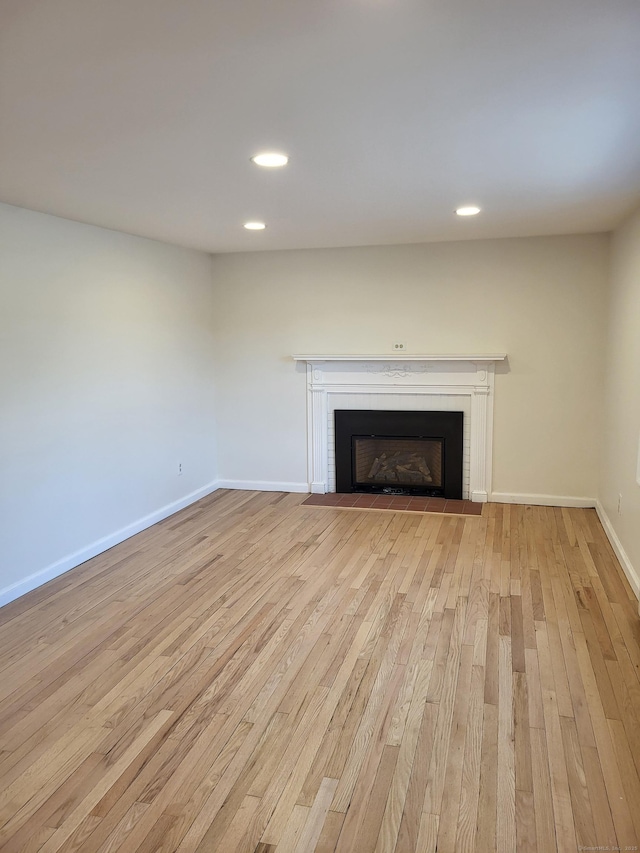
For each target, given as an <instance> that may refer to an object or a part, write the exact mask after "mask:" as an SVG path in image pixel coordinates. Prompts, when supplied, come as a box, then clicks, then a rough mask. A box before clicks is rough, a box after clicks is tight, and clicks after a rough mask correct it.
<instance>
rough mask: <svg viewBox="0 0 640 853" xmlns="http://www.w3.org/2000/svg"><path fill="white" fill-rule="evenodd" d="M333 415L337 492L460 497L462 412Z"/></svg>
mask: <svg viewBox="0 0 640 853" xmlns="http://www.w3.org/2000/svg"><path fill="white" fill-rule="evenodd" d="M334 414H335V436H336V490H337V491H338V492H377V493H381V494H395V495H397V494H400V495H427V496H431V497H444V498H461V497H462V420H463V413H462V412H423V411H379V410H373V411H371V410H356V411H352V410H345V409H342V410H340V409H338V410H336V411H335V413H334Z"/></svg>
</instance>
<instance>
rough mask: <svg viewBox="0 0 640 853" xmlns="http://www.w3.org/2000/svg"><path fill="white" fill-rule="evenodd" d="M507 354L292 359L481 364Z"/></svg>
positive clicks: (306, 357)
mask: <svg viewBox="0 0 640 853" xmlns="http://www.w3.org/2000/svg"><path fill="white" fill-rule="evenodd" d="M506 357H507V354H506V353H504V352H501V353H493V354H491V353H489V354H488V355H487V354H486V353H485V354H483V355H468V354H462V353H454V354H453V355H410V354H409V353H402V354H400V353H390V354H389V355H294V356H292V358H293V360H294V361H306V362H307V363H309V364H321V363H322V362H325V361H348V362H352V363H354V364H357V363H358V362H362V361H471V362H473V363H474V364H481V363H486V362H490V361H504V360H505V358H506Z"/></svg>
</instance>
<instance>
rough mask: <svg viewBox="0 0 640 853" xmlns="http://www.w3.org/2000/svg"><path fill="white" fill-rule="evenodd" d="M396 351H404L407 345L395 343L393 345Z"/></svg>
mask: <svg viewBox="0 0 640 853" xmlns="http://www.w3.org/2000/svg"><path fill="white" fill-rule="evenodd" d="M393 349H394V352H404V350H405V349H406V346H405V345H404V344H394V345H393Z"/></svg>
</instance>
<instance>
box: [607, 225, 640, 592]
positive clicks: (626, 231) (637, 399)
mask: <svg viewBox="0 0 640 853" xmlns="http://www.w3.org/2000/svg"><path fill="white" fill-rule="evenodd" d="M608 332H609V334H608V340H607V368H606V377H605V397H604V411H605V421H604V430H603V452H602V453H601V454H599V459H600V504H601V507H602V509H603V510H604V516H601V517H602V520H603V522H604V523H605V527H608V532H609V533H610V534H611V533H613V537H611V536H610V538H613V540H614V543H615V544H616V545H617V550H618V556H619V557H620V559H621V562H622V563H623V565H625V569H626V571H627V574H628V575H629V578H630V580H631V582H632V585H633V586H634V587H635V592H636V594H638V593H639V592H640V484H639V483H638V479H637V477H639V476H640V472H639V471H638V464H639V461H638V454H639V442H640V210H639V211H638V212H637V213H636V214H635V216H633V217H632V218H631V219H630V220H629V221H628V222H626V223H625V224H624V225H623V226H622V227H621V228H619V229H618V230H617V231H616V232H615V233H614V235H613V240H612V253H611V292H610V307H609V330H608ZM619 495H622V500H621V507H620V509H621V512H620V514H618V496H619ZM616 540H617V542H616Z"/></svg>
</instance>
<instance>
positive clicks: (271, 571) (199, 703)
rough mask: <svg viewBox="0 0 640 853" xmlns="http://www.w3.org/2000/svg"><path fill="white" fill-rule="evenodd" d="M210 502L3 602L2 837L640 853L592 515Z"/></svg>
mask: <svg viewBox="0 0 640 853" xmlns="http://www.w3.org/2000/svg"><path fill="white" fill-rule="evenodd" d="M304 497H305V496H304V495H282V494H269V493H254V492H223V491H221V492H217V493H215V494H214V495H212V496H210V497H209V498H207V499H205V500H203V501H200V502H199V503H198V504H196V505H194V506H193V507H190V508H188V509H186V510H183V511H182V512H181V513H179V514H178V515H176V516H173V517H172V518H170V519H167V520H166V521H164V522H162V523H161V524H159V525H157V526H155V527H153V528H151V529H149V530H147V531H145V532H143V533H141V534H139V535H138V536H136V537H134V538H133V539H130V540H128V541H127V542H125V543H123V544H122V545H119V546H118V547H116V548H113V549H112V550H110V551H108V552H107V553H105V554H102V555H101V556H99V557H96V558H95V559H93V560H91V561H89V562H88V563H86V564H84V566H82V567H80V568H78V569H76V570H74V571H72V572H70V573H68V574H67V575H64V576H63V577H61V578H59V579H57V580H55V581H53V582H51V583H49V584H47V585H46V586H45V587H42V588H40V589H38V590H35V591H34V592H32V593H30V594H29V595H27V596H25V597H24V598H22V599H20V600H18V601H16V602H14V603H13V604H10V605H8V606H7V607H6V608H4V609H3V610H1V611H0V649H1V652H0V666H1V670H0V774H1V782H0V849H1V850H2V851H6V853H9V851H16V853H18V851H19V853H32V852H33V851H44V853H54V851H82V853H112V851H122V853H129V851H140V852H141V853H142V851H144V853H155V851H162V853H169V851H180V853H187V852H188V851H189V853H196V851H198V853H203V852H204V851H225V853H234V851H245V853H307V852H308V853H311V851H316V853H332V851H337V853H346V851H357V853H394V851H395V853H410V851H421V853H422V851H434V850H436V849H437V850H438V851H439V853H444V852H445V851H477V853H489V852H490V851H494V850H498V851H505V853H513V851H516V850H517V851H534V850H538V851H541V853H547V851H554V850H560V851H575V850H578V849H579V848H580V847H583V848H592V849H593V848H597V847H600V849H609V850H613V849H618V848H620V849H623V850H624V849H626V850H636V849H638V846H639V845H640V780H639V775H638V774H639V770H640V683H639V677H640V626H639V623H638V617H637V602H636V600H635V599H634V597H633V594H632V592H631V590H630V588H629V586H628V584H627V582H626V579H625V578H624V576H623V575H622V573H621V571H620V569H619V567H618V565H617V563H616V560H615V558H614V557H613V554H612V552H611V550H610V548H609V545H608V543H607V541H606V538H605V536H604V533H603V531H602V528H601V527H600V525H599V522H598V520H597V518H596V516H595V513H594V511H593V510H580V509H551V508H545V507H521V506H507V505H487V506H486V507H485V508H484V512H483V515H482V516H476V517H474V516H465V517H456V516H450V515H444V514H439V515H430V514H425V513H419V514H411V513H403V512H375V511H355V510H341V509H339V508H326V509H324V508H318V507H304V506H301V503H302V501H303V500H304Z"/></svg>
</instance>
